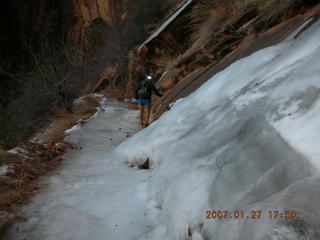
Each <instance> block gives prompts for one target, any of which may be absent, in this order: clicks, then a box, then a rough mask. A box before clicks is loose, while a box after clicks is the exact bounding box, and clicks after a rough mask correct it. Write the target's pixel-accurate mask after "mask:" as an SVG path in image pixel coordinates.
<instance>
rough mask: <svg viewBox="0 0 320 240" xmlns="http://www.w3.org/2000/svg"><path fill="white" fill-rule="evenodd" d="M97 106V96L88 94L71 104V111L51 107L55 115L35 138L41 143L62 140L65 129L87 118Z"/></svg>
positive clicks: (64, 135)
mask: <svg viewBox="0 0 320 240" xmlns="http://www.w3.org/2000/svg"><path fill="white" fill-rule="evenodd" d="M98 106H99V98H98V97H95V96H90V95H89V96H86V97H83V98H81V100H79V101H78V102H77V103H76V104H73V106H72V108H71V112H68V111H66V110H64V109H61V108H57V107H55V108H53V109H52V111H53V113H54V115H55V117H53V118H52V119H51V120H50V121H49V123H48V124H47V126H46V127H45V128H44V130H42V131H40V133H38V134H37V135H36V139H38V141H39V142H41V143H55V142H58V141H63V139H64V138H65V137H66V133H65V131H66V130H67V129H70V128H71V127H72V126H74V125H75V124H77V123H78V121H79V120H80V119H87V118H89V117H90V116H92V115H93V114H94V113H95V111H96V108H97V107H98Z"/></svg>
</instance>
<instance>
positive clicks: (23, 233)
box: [9, 102, 153, 240]
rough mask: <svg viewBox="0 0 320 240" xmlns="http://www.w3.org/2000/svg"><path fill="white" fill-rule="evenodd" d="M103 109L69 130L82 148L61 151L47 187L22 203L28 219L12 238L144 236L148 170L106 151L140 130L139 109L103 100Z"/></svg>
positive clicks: (120, 238) (124, 239) (148, 227)
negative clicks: (61, 158) (57, 167)
mask: <svg viewBox="0 0 320 240" xmlns="http://www.w3.org/2000/svg"><path fill="white" fill-rule="evenodd" d="M103 109H104V111H101V112H99V113H98V115H97V116H96V117H95V118H94V119H91V120H90V121H89V122H88V123H86V124H85V125H84V126H83V127H81V128H79V129H75V130H73V131H72V132H71V133H70V136H69V139H68V140H69V141H70V142H72V143H75V144H77V146H79V147H81V149H76V150H71V151H70V152H68V153H67V154H65V162H64V165H63V166H62V168H61V169H60V170H58V171H57V172H56V173H54V174H53V175H52V176H49V177H46V178H45V179H44V180H43V181H42V182H43V183H42V184H47V186H45V188H44V189H45V191H44V192H42V193H40V194H38V195H37V196H36V197H34V198H33V199H32V201H31V202H30V203H29V204H28V205H27V206H26V207H25V208H26V210H25V215H26V216H27V217H28V220H27V221H26V222H21V223H18V224H16V225H15V226H14V227H13V228H12V230H11V233H10V236H9V239H10V240H22V239H24V240H71V239H77V240H82V239H83V240H88V239H92V240H100V239H103V240H105V239H112V240H129V239H139V238H144V237H147V236H146V233H147V232H148V231H150V230H151V229H152V228H153V226H152V224H151V221H150V219H149V218H148V215H147V214H146V212H147V210H146V206H147V205H148V201H149V199H148V194H147V182H146V179H147V178H148V177H149V175H150V172H149V171H146V170H137V169H135V168H129V167H128V166H126V165H125V164H123V163H119V162H115V161H114V159H113V157H112V153H110V151H111V150H112V149H114V148H115V147H116V146H118V145H119V144H120V143H121V142H123V141H125V140H126V139H127V137H128V136H127V135H128V134H129V135H132V134H134V133H135V132H137V131H138V130H139V128H138V119H137V116H138V114H137V111H136V110H131V109H129V107H128V106H127V105H125V104H124V103H119V102H106V103H105V104H104V106H103Z"/></svg>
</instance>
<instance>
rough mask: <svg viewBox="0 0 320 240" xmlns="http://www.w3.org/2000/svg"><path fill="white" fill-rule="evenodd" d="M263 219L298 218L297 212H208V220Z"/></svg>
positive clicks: (206, 216)
mask: <svg viewBox="0 0 320 240" xmlns="http://www.w3.org/2000/svg"><path fill="white" fill-rule="evenodd" d="M262 217H267V218H269V219H294V218H296V217H297V214H296V211H292V210H268V211H263V210H252V211H243V210H239V211H227V210H211V211H206V215H205V218H206V219H254V220H258V219H260V218H262Z"/></svg>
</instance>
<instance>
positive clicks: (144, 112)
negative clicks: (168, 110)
mask: <svg viewBox="0 0 320 240" xmlns="http://www.w3.org/2000/svg"><path fill="white" fill-rule="evenodd" d="M151 79H152V77H151V76H146V78H145V80H143V81H142V82H141V83H140V84H139V85H138V87H137V88H136V91H135V94H136V99H138V104H139V109H140V125H141V127H147V126H148V125H149V123H148V120H149V116H150V109H151V95H152V93H155V94H156V95H157V96H159V97H162V96H163V95H162V94H161V93H160V92H159V91H158V89H157V88H156V87H155V86H154V84H153V83H152V82H151V81H150V80H151Z"/></svg>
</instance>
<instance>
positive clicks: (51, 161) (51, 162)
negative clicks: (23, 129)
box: [0, 143, 62, 238]
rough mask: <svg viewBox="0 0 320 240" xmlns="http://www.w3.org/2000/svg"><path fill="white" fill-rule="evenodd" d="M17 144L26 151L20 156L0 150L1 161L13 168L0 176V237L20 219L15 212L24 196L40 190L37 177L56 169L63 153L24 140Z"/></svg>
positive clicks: (27, 196) (28, 196) (24, 198)
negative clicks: (21, 143)
mask: <svg viewBox="0 0 320 240" xmlns="http://www.w3.org/2000/svg"><path fill="white" fill-rule="evenodd" d="M20 147H21V148H22V149H23V150H24V153H25V154H24V155H23V157H22V156H19V155H16V154H10V153H8V152H5V151H0V159H1V163H2V164H7V165H10V166H11V168H12V171H9V172H8V173H7V174H6V175H5V176H0V192H1V194H0V213H1V216H2V217H1V219H0V220H1V222H0V238H1V237H2V235H3V234H4V233H5V232H6V231H7V230H8V229H9V227H10V226H11V225H13V224H14V223H15V222H16V221H17V220H22V219H23V218H22V217H20V216H19V215H17V213H16V212H17V210H18V207H19V206H20V205H21V204H22V203H23V202H24V201H25V200H26V199H28V198H30V197H32V196H33V195H34V194H35V193H37V192H39V191H40V190H39V187H37V186H36V183H37V180H38V179H39V177H40V176H43V175H45V174H47V173H48V172H50V171H53V170H55V169H57V167H59V166H60V163H61V160H62V158H61V157H60V155H61V153H62V152H60V151H56V150H53V149H49V148H46V147H45V146H43V145H40V144H36V143H25V144H24V145H21V146H20Z"/></svg>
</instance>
